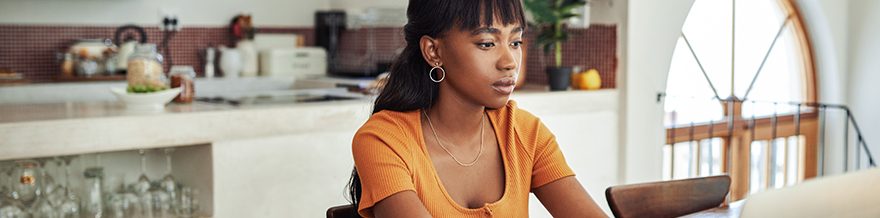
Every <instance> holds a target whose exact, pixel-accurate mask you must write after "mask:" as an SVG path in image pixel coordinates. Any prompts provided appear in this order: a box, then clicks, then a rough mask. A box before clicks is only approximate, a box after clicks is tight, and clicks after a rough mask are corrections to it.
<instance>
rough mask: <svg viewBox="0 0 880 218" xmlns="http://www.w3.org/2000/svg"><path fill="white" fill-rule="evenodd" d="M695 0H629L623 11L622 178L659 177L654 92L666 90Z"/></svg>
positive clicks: (661, 135) (660, 137)
mask: <svg viewBox="0 0 880 218" xmlns="http://www.w3.org/2000/svg"><path fill="white" fill-rule="evenodd" d="M693 2H694V1H693V0H668V1H656V0H631V1H629V2H628V8H629V11H627V15H628V16H627V22H628V27H627V31H628V33H627V39H626V40H627V43H628V45H627V46H626V52H627V63H626V69H627V71H626V81H625V87H626V88H625V92H626V94H621V96H623V99H621V101H626V105H625V107H624V108H621V109H622V111H621V113H622V116H625V118H624V119H625V122H624V123H623V125H624V126H625V127H624V132H622V133H621V134H623V135H622V137H624V138H625V139H626V142H625V143H622V144H621V146H624V147H623V148H621V150H623V151H625V152H623V153H624V154H623V155H622V158H624V160H621V162H622V163H625V164H624V166H623V167H621V169H620V170H621V172H620V173H622V174H623V175H624V176H623V177H622V178H621V179H622V181H621V182H623V183H637V182H650V181H659V180H661V179H662V177H661V166H662V155H661V154H662V146H661V145H663V144H664V139H665V138H666V132H665V131H664V127H663V102H657V101H656V100H657V99H656V98H657V93H660V92H664V91H665V90H666V75H667V73H668V71H669V63H670V61H671V60H672V51H673V49H674V47H675V42H676V40H677V39H678V37H679V36H680V35H681V26H682V24H684V19H685V17H686V16H687V13H688V11H689V10H690V7H691V5H692V4H693Z"/></svg>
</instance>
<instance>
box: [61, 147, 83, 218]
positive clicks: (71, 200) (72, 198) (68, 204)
mask: <svg viewBox="0 0 880 218" xmlns="http://www.w3.org/2000/svg"><path fill="white" fill-rule="evenodd" d="M73 158H74V156H64V157H61V160H63V161H64V174H65V176H64V195H63V196H62V197H61V201H60V204H58V206H57V207H58V208H57V210H58V214H59V216H60V217H62V218H79V212H80V209H79V199H78V198H77V197H76V195H74V194H73V190H72V188H71V187H70V161H72V160H73Z"/></svg>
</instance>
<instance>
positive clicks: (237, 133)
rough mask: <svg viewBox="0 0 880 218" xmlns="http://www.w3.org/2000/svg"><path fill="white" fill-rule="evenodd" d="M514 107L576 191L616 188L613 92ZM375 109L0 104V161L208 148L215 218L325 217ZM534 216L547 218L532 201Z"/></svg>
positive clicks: (539, 95) (341, 105) (528, 97)
mask: <svg viewBox="0 0 880 218" xmlns="http://www.w3.org/2000/svg"><path fill="white" fill-rule="evenodd" d="M511 99H514V100H516V101H517V103H518V104H519V106H520V108H524V109H526V110H528V111H529V112H531V113H533V114H535V115H536V116H538V117H540V118H541V119H542V121H543V122H544V123H545V124H546V125H547V127H548V128H550V130H551V131H553V133H554V134H555V135H556V137H557V141H558V142H559V145H560V148H561V149H562V150H563V151H564V152H565V154H566V157H567V158H566V159H567V161H568V164H569V165H570V166H571V167H572V169H573V170H574V171H575V173H577V174H578V175H588V176H579V177H578V179H579V180H580V182H581V183H582V184H584V187H585V188H586V189H587V190H588V191H589V192H590V193H594V195H593V197H594V198H595V199H596V201H597V202H603V201H604V196H602V195H601V194H598V195H597V194H595V193H602V191H603V190H604V188H605V187H607V186H609V185H614V184H616V182H617V180H616V179H617V172H615V170H614V169H617V167H616V165H617V164H618V160H617V152H618V146H617V144H618V142H617V141H618V139H617V135H618V134H617V131H618V127H617V126H618V125H617V123H618V118H617V117H618V111H617V110H618V92H617V90H596V91H565V92H548V91H546V87H543V86H527V87H525V88H523V89H519V90H517V91H515V92H514V94H513V95H511ZM371 109H372V101H371V98H362V99H355V100H341V101H328V102H315V103H301V104H286V105H272V106H257V107H235V106H230V105H223V104H212V103H204V102H194V103H192V104H186V105H177V104H170V105H168V106H167V107H166V108H165V110H164V111H161V112H155V113H144V112H133V111H128V110H125V109H124V106H123V105H122V104H121V103H119V102H116V101H100V102H81V103H40V104H0V161H2V160H9V159H21V158H33V157H48V156H59V155H74V154H88V153H98V152H111V151H130V150H134V149H143V148H162V147H175V146H188V145H200V146H203V145H208V146H207V148H206V152H207V153H204V155H207V157H209V158H203V159H199V160H193V161H204V162H206V163H207V164H209V166H210V170H207V173H208V174H209V175H210V176H197V177H196V178H191V179H194V180H196V181H198V180H204V179H199V178H205V177H207V178H211V179H209V181H211V183H210V186H207V185H206V186H203V187H205V189H208V190H213V191H212V192H210V193H205V195H210V197H211V199H213V200H211V202H213V204H212V205H211V207H212V208H213V209H210V211H206V212H207V213H208V214H210V216H212V217H252V216H254V215H255V214H254V212H258V211H259V212H260V213H259V215H258V216H260V217H290V216H295V217H321V216H323V215H324V214H323V213H324V211H325V210H326V209H327V208H329V207H330V206H333V205H340V204H344V203H345V202H346V200H345V198H344V197H343V194H342V193H343V187H344V186H345V184H346V183H347V181H348V176H349V173H350V172H351V167H352V166H353V162H352V157H351V151H350V149H351V137H352V136H353V135H354V133H355V131H357V129H358V128H360V126H361V125H363V123H364V122H366V120H367V119H368V118H369V116H370V111H371ZM135 153H136V152H135ZM175 160H176V159H175ZM596 166H602V167H596ZM175 177H177V176H175ZM182 177H183V176H182ZM151 178H152V177H151ZM255 178H256V179H257V180H254V179H255ZM182 179H183V178H182ZM255 182H256V183H255ZM257 184H258V185H257ZM242 202H248V203H247V204H242ZM603 208H604V209H606V211H607V208H605V207H603ZM530 211H531V212H530V214H531V216H532V217H545V216H549V214H546V211H545V210H544V209H543V207H542V206H541V205H540V203H539V202H538V201H537V200H536V199H535V198H532V200H531V203H530Z"/></svg>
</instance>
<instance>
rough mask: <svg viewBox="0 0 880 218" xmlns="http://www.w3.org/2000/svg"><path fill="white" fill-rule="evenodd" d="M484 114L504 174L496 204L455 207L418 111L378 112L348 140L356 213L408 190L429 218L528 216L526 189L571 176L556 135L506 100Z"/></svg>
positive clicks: (366, 213) (369, 212)
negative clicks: (356, 181) (357, 193)
mask: <svg viewBox="0 0 880 218" xmlns="http://www.w3.org/2000/svg"><path fill="white" fill-rule="evenodd" d="M487 114H488V117H489V121H490V123H491V124H492V128H493V129H494V130H495V134H496V137H497V140H498V145H499V146H500V150H501V157H502V159H503V164H504V171H505V176H506V178H505V189H504V194H503V195H502V197H501V199H500V200H498V201H496V202H493V203H487V204H485V205H484V206H483V207H482V208H476V209H469V208H465V207H462V206H460V205H458V204H457V203H455V201H453V200H452V198H451V197H449V195H448V194H447V193H446V190H445V189H444V188H443V185H442V184H441V183H440V177H438V176H437V173H436V171H435V170H434V165H433V163H431V159H430V158H429V156H428V150H427V149H426V148H425V142H424V137H423V136H422V128H421V117H420V112H419V111H418V110H414V111H408V112H395V111H388V110H383V111H380V112H378V113H375V114H373V116H371V117H370V119H369V120H368V121H367V122H366V123H365V124H364V125H363V126H362V127H361V128H360V129H359V130H358V132H357V133H356V134H355V136H354V139H353V141H352V153H353V155H354V162H355V166H357V171H358V174H359V175H360V179H361V187H362V189H363V192H362V194H361V200H360V207H359V208H358V213H360V214H361V216H363V217H373V212H372V207H373V205H375V204H376V202H379V201H381V200H382V199H385V198H386V197H388V196H391V195H392V194H395V193H398V192H401V191H406V190H412V191H414V192H415V193H416V194H417V195H418V196H419V199H420V200H421V201H422V203H423V204H424V205H425V208H427V209H428V212H430V213H431V215H433V216H434V217H487V216H488V217H493V216H494V217H528V216H529V211H528V210H529V192H530V191H531V189H533V188H537V187H540V186H542V185H544V184H547V183H550V182H552V181H555V180H557V179H560V178H563V177H567V176H572V175H574V172H572V171H571V168H569V167H568V165H567V164H566V163H565V158H564V157H563V156H562V151H560V150H559V145H558V144H556V137H555V136H554V135H553V134H552V133H550V130H549V129H547V127H546V126H544V124H543V123H541V120H540V119H538V118H537V117H535V116H534V115H532V114H531V113H529V112H527V111H525V110H522V109H519V108H517V106H516V102H514V101H513V100H511V101H509V102H508V103H507V105H506V106H504V107H502V108H498V109H490V110H487ZM474 185H478V184H474Z"/></svg>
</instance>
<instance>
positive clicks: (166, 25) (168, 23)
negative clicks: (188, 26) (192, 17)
mask: <svg viewBox="0 0 880 218" xmlns="http://www.w3.org/2000/svg"><path fill="white" fill-rule="evenodd" d="M179 13H180V10H178V9H177V8H160V9H159V30H161V31H166V30H167V31H180V29H181V28H182V26H181V25H180V19H179V18H178V15H179Z"/></svg>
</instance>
